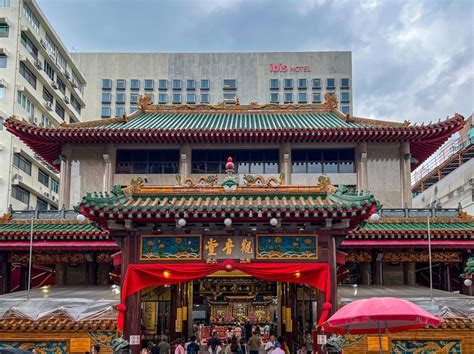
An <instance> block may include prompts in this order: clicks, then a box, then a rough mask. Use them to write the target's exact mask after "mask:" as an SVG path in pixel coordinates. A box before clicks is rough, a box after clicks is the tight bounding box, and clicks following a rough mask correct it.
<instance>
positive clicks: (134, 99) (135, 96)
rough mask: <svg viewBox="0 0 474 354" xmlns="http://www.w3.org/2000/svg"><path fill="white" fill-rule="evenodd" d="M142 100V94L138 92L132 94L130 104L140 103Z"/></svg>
mask: <svg viewBox="0 0 474 354" xmlns="http://www.w3.org/2000/svg"><path fill="white" fill-rule="evenodd" d="M139 100H140V95H139V94H138V93H132V94H130V104H138V101H139Z"/></svg>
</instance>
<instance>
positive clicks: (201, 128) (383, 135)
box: [4, 95, 464, 169]
mask: <svg viewBox="0 0 474 354" xmlns="http://www.w3.org/2000/svg"><path fill="white" fill-rule="evenodd" d="M325 99H326V101H325V102H324V103H323V104H316V105H315V104H289V105H277V104H265V105H259V104H256V103H253V104H250V105H247V106H243V105H240V104H239V103H238V102H237V104H236V105H226V104H223V103H222V104H218V105H188V104H182V105H161V106H151V105H148V97H147V96H145V97H144V98H142V99H141V100H140V105H139V109H138V110H137V111H136V112H134V113H132V114H131V115H129V116H123V117H116V118H110V119H101V120H96V121H86V122H81V123H73V124H63V125H61V126H59V127H41V126H35V125H32V124H30V123H28V122H26V121H21V120H19V119H17V118H15V117H11V118H8V119H7V120H6V121H5V123H4V124H5V126H6V128H7V130H9V131H10V132H12V133H13V134H15V135H17V136H18V137H19V138H20V139H22V140H23V141H24V142H25V143H26V144H28V145H29V146H30V147H31V148H32V149H33V150H34V151H35V152H36V153H37V154H38V155H39V156H41V157H42V158H43V159H44V160H45V161H46V162H48V163H49V164H50V165H51V166H52V167H54V168H56V169H58V165H59V162H58V158H59V155H60V153H61V146H62V144H66V143H70V144H81V143H110V142H115V143H179V142H190V143H199V142H216V143H248V142H262V143H265V142H269V143H279V142H341V141H343V142H358V141H366V142H379V141H380V142H395V141H397V142H400V141H408V142H410V144H411V153H412V154H413V156H414V158H415V159H416V162H414V166H416V165H418V164H419V163H421V162H422V161H424V160H425V159H426V158H428V157H429V156H430V155H431V154H432V153H433V152H435V151H436V149H437V148H438V147H439V146H441V145H442V144H443V142H444V141H445V140H446V139H447V138H448V137H449V136H450V135H451V134H453V133H454V132H455V131H457V130H459V129H461V127H462V125H463V124H464V118H463V117H462V116H461V115H459V114H456V115H455V116H454V117H452V118H449V119H447V120H445V121H443V122H438V123H434V124H429V125H421V126H417V125H411V124H410V123H409V122H408V121H405V122H403V123H399V122H390V121H381V120H374V119H367V118H360V117H354V116H350V115H346V114H343V113H341V112H340V111H339V110H338V109H337V100H336V98H335V97H334V96H329V95H325Z"/></svg>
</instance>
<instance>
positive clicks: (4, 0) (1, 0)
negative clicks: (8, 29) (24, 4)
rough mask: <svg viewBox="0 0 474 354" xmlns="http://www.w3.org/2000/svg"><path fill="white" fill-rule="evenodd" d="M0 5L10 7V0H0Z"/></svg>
mask: <svg viewBox="0 0 474 354" xmlns="http://www.w3.org/2000/svg"><path fill="white" fill-rule="evenodd" d="M0 7H10V0H0Z"/></svg>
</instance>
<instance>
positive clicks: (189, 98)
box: [186, 93, 196, 104]
mask: <svg viewBox="0 0 474 354" xmlns="http://www.w3.org/2000/svg"><path fill="white" fill-rule="evenodd" d="M186 103H189V104H195V103H196V94H195V93H188V94H187V95H186Z"/></svg>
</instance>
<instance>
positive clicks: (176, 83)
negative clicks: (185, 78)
mask: <svg viewBox="0 0 474 354" xmlns="http://www.w3.org/2000/svg"><path fill="white" fill-rule="evenodd" d="M173 90H181V80H173Z"/></svg>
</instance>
